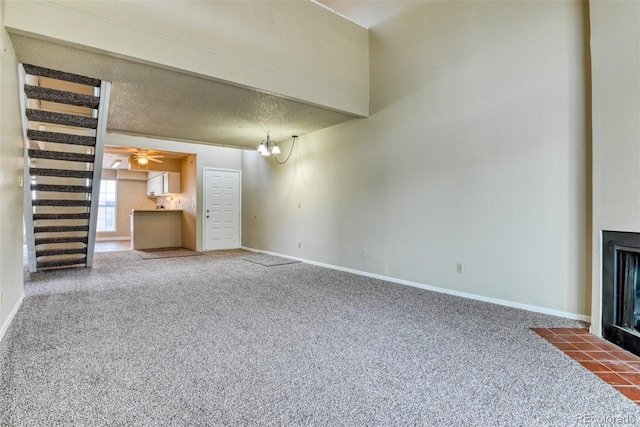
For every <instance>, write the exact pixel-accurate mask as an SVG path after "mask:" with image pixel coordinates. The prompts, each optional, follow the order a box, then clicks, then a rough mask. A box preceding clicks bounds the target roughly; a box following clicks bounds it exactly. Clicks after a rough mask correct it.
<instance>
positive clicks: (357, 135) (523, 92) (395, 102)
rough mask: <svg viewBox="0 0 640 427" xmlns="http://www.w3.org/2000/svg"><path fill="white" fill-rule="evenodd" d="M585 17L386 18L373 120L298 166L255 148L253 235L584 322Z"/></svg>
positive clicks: (565, 9)
mask: <svg viewBox="0 0 640 427" xmlns="http://www.w3.org/2000/svg"><path fill="white" fill-rule="evenodd" d="M585 19H586V18H585V6H584V4H582V3H580V2H537V1H532V2H415V3H413V4H412V5H411V8H410V9H409V10H405V11H404V12H403V13H401V14H398V15H396V16H393V17H392V18H390V19H388V20H386V21H382V22H380V23H379V24H377V25H375V26H373V27H372V28H371V33H370V55H371V62H370V70H371V116H370V117H369V118H367V119H356V120H353V121H351V122H348V123H345V124H342V125H338V126H335V127H333V128H329V129H325V130H322V131H319V132H314V133H312V134H308V135H304V136H302V137H301V138H300V141H299V143H298V145H297V148H296V151H295V152H294V154H293V156H292V159H291V160H290V161H289V163H287V164H286V165H284V166H278V165H275V164H274V163H273V161H272V160H265V159H263V158H261V157H260V156H259V155H257V153H255V152H249V151H247V152H243V157H242V160H243V244H244V245H245V246H248V247H253V248H256V249H262V250H268V251H273V252H277V253H282V254H287V255H290V256H296V257H300V258H305V259H309V260H313V261H317V262H322V263H327V264H332V265H336V266H341V267H345V268H351V269H356V270H360V271H364V272H368V273H373V274H379V275H384V276H389V277H392V278H396V279H401V280H406V281H410V282H414V283H418V284H425V285H431V286H436V287H441V288H444V289H447V290H450V291H456V292H462V293H468V294H475V295H479V296H482V297H486V298H494V299H500V300H505V301H508V302H512V303H515V304H525V305H531V306H535V307H538V308H540V309H543V310H546V311H553V312H557V313H561V314H566V315H568V316H573V317H582V318H584V317H585V315H588V313H589V293H590V285H589V283H590V277H589V273H590V267H589V263H588V258H589V254H588V250H587V249H585V248H587V247H589V244H588V243H587V242H588V241H589V229H588V226H589V225H588V223H587V213H586V209H585V208H586V205H587V200H588V182H587V176H588V174H587V167H586V164H587V153H588V150H587V146H588V133H587V121H586V118H585V116H586V108H585V105H586V104H585V102H586V95H585V94H586V91H585V86H586V81H585V70H584V68H585V50H584V41H585V38H584V37H585V34H584V33H585V29H584V23H585ZM278 142H280V141H278ZM281 147H282V148H283V151H284V152H285V153H287V149H288V147H289V143H282V144H281ZM281 157H282V156H281ZM298 202H301V206H302V207H301V208H298ZM299 242H302V248H298V243H299ZM362 249H365V250H366V251H367V254H368V255H367V258H363V257H362V256H361V251H362ZM458 262H460V263H463V264H464V273H462V274H459V273H456V264H457V263H458Z"/></svg>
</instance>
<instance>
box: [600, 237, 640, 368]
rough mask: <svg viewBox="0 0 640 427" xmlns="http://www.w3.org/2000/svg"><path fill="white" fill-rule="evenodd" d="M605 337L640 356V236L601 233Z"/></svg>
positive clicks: (603, 333) (603, 329) (603, 328)
mask: <svg viewBox="0 0 640 427" xmlns="http://www.w3.org/2000/svg"><path fill="white" fill-rule="evenodd" d="M602 263H603V264H602V336H603V337H604V338H605V339H607V340H609V341H611V342H613V343H614V344H616V345H618V346H620V347H622V348H624V349H626V350H629V351H630V352H632V353H635V354H637V355H640V233H626V232H619V231H604V232H603V233H602Z"/></svg>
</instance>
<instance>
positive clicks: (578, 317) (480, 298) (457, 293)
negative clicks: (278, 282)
mask: <svg viewBox="0 0 640 427" xmlns="http://www.w3.org/2000/svg"><path fill="white" fill-rule="evenodd" d="M242 249H245V250H247V251H251V252H260V253H265V254H269V255H275V256H279V257H283V258H289V259H295V260H296V261H302V262H304V263H307V264H311V265H317V266H318V267H325V268H330V269H332V270H338V271H344V272H346V273H353V274H357V275H359V276H365V277H371V278H374V279H380V280H384V281H387V282H391V283H397V284H399V285H406V286H412V287H414V288H420V289H424V290H427V291H433V292H438V293H441V294H447V295H453V296H457V297H462V298H468V299H472V300H477V301H483V302H488V303H491V304H497V305H502V306H505V307H511V308H518V309H520V310H526V311H532V312H534V313H542V314H548V315H550V316H557V317H564V318H565V319H572V320H580V321H583V322H587V323H591V316H587V315H585V314H577V313H569V312H567V311H561V310H553V309H551V308H546V307H539V306H537V305H530V304H523V303H519V302H514V301H508V300H503V299H498V298H490V297H485V296H483V295H477V294H470V293H467V292H460V291H454V290H451V289H446V288H439V287H437V286H430V285H425V284H422V283H417V282H411V281H409V280H403V279H396V278H394V277H389V276H383V275H380V274H374V273H368V272H366V271H360V270H354V269H352V268H346V267H340V266H337V265H332V264H325V263H323V262H316V261H311V260H307V259H304V258H296V257H292V256H289V255H283V254H279V253H276V252H270V251H263V250H259V249H254V248H248V247H244V246H243V247H242Z"/></svg>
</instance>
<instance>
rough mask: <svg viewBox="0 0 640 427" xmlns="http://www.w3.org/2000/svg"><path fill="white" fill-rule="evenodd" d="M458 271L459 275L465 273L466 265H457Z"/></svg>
mask: <svg viewBox="0 0 640 427" xmlns="http://www.w3.org/2000/svg"><path fill="white" fill-rule="evenodd" d="M456 271H457V272H458V273H464V265H463V264H461V263H458V264H457V265H456Z"/></svg>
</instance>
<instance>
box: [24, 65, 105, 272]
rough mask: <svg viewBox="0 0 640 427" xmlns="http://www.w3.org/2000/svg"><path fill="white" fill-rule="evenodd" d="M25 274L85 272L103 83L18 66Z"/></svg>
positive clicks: (94, 210)
mask: <svg viewBox="0 0 640 427" xmlns="http://www.w3.org/2000/svg"><path fill="white" fill-rule="evenodd" d="M20 86H21V87H22V89H23V92H22V96H21V108H22V111H23V114H22V123H23V136H24V140H25V153H24V158H25V172H24V224H25V231H26V240H27V252H28V258H29V271H30V272H32V273H34V272H37V271H43V270H51V269H61V268H78V267H91V266H92V264H93V250H94V244H95V236H96V227H97V216H98V202H99V196H100V176H101V172H102V154H103V145H104V134H105V129H106V119H107V110H108V105H109V91H110V83H109V82H103V81H101V80H97V79H93V78H89V77H83V76H79V75H76V74H70V73H64V72H60V71H54V70H50V69H47V68H41V67H36V66H33V65H27V64H22V65H20Z"/></svg>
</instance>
